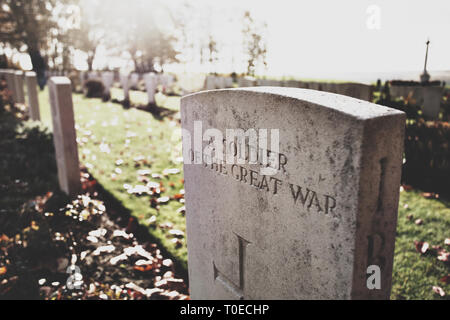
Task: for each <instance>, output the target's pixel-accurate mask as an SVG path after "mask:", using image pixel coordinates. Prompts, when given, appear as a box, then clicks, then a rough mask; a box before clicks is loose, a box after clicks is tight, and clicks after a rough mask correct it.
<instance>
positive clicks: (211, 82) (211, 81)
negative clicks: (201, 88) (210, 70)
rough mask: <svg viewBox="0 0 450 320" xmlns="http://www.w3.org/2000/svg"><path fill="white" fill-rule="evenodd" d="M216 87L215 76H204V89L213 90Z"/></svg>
mask: <svg viewBox="0 0 450 320" xmlns="http://www.w3.org/2000/svg"><path fill="white" fill-rule="evenodd" d="M214 89H216V77H215V76H211V75H210V76H207V77H206V78H205V90H214Z"/></svg>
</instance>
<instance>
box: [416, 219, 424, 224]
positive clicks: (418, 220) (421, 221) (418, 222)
mask: <svg viewBox="0 0 450 320" xmlns="http://www.w3.org/2000/svg"><path fill="white" fill-rule="evenodd" d="M414 223H415V224H417V225H418V226H420V225H422V224H423V220H422V219H416V221H414Z"/></svg>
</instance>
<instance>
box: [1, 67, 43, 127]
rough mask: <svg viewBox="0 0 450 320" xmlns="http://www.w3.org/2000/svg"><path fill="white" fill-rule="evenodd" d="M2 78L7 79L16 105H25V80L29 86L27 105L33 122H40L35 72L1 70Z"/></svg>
mask: <svg viewBox="0 0 450 320" xmlns="http://www.w3.org/2000/svg"><path fill="white" fill-rule="evenodd" d="M0 78H3V79H5V81H6V85H7V87H8V89H9V91H10V92H11V95H12V100H13V102H14V103H20V104H25V93H24V92H25V90H24V80H25V83H26V86H27V96H28V101H27V105H28V108H29V115H30V118H31V119H32V120H35V121H38V120H40V113H39V99H38V93H37V78H36V73H35V72H31V71H30V72H25V73H24V72H23V71H17V70H9V69H0Z"/></svg>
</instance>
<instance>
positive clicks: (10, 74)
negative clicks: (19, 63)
mask: <svg viewBox="0 0 450 320" xmlns="http://www.w3.org/2000/svg"><path fill="white" fill-rule="evenodd" d="M14 72H15V71H14V70H6V71H5V77H6V85H7V86H8V90H9V91H10V92H11V97H12V99H13V100H14V102H16V75H15V74H14Z"/></svg>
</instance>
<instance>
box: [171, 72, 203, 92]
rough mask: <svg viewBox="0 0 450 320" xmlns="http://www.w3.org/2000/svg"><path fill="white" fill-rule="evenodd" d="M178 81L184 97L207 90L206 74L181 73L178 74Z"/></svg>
mask: <svg viewBox="0 0 450 320" xmlns="http://www.w3.org/2000/svg"><path fill="white" fill-rule="evenodd" d="M177 80H178V82H177V84H178V86H179V87H180V88H181V90H182V94H183V95H185V94H189V93H192V92H196V91H200V90H202V89H205V88H206V87H205V81H206V76H205V75H204V74H193V73H180V74H177Z"/></svg>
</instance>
